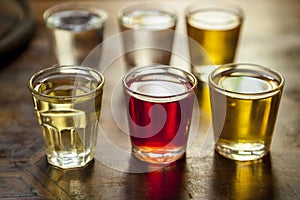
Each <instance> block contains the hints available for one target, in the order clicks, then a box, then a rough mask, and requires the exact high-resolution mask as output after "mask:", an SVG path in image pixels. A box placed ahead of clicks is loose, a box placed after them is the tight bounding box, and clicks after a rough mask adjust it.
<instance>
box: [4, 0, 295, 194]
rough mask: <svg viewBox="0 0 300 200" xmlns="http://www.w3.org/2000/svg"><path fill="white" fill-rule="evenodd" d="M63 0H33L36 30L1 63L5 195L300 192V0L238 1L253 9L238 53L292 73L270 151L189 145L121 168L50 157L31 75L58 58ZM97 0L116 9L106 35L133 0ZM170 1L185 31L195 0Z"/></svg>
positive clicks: (107, 120)
mask: <svg viewBox="0 0 300 200" xmlns="http://www.w3.org/2000/svg"><path fill="white" fill-rule="evenodd" d="M60 2H61V1H55V0H53V1H46V0H33V1H32V5H33V8H34V10H35V12H36V16H37V17H36V18H37V26H36V32H35V35H34V37H33V38H32V40H31V42H30V44H29V45H28V47H27V48H26V49H25V50H24V51H23V52H22V53H21V54H20V55H19V56H17V57H16V58H15V59H14V60H12V61H11V62H10V63H8V64H5V65H4V66H3V64H1V68H0V88H1V91H0V96H1V98H0V198H1V199H300V170H299V168H300V123H299V122H300V110H299V108H300V87H299V77H300V26H299V25H300V2H299V1H298V0H285V1H279V0H276V1H274V0H273V1H272V0H264V1H260V0H252V1H247V0H241V1H238V2H237V3H239V4H240V5H241V6H242V7H243V9H244V10H245V14H246V19H245V24H244V26H243V29H242V34H241V40H240V43H239V48H238V56H237V61H239V62H251V63H256V64H262V65H265V66H269V67H272V68H275V69H277V70H278V71H280V72H281V73H282V74H283V75H284V77H285V79H286V85H285V88H284V94H283V97H282V102H281V107H280V112H279V116H278V120H277V126H276V129H275V133H274V139H273V143H272V148H271V153H270V155H269V156H267V157H265V158H264V159H261V160H259V161H257V162H250V163H249V162H234V161H231V160H228V159H225V158H223V157H221V156H219V155H218V154H216V153H215V152H213V151H212V152H210V153H209V154H208V155H207V156H205V157H201V156H197V154H195V153H193V151H188V152H187V154H186V156H185V158H183V159H181V160H179V161H178V162H176V163H174V164H172V165H170V166H168V167H166V168H163V169H161V170H159V171H153V172H149V173H127V172H122V171H120V170H116V169H113V168H112V167H110V166H108V165H106V164H105V163H103V162H102V161H101V160H100V161H99V160H98V159H95V161H94V162H92V163H91V164H90V165H88V166H87V167H85V168H82V169H77V170H61V169H57V168H54V167H52V166H50V165H48V164H47V161H46V158H45V152H44V149H43V141H42V134H41V129H40V127H39V126H38V124H37V120H36V117H35V114H34V111H33V105H32V100H31V97H30V94H29V91H28V89H27V86H26V82H27V80H28V78H29V76H30V75H31V74H33V73H34V72H36V71H37V70H39V69H42V68H45V67H47V66H51V65H52V64H53V63H54V62H55V61H54V58H53V56H51V53H50V50H49V46H48V43H47V37H46V34H45V27H44V24H43V21H42V18H41V15H42V12H43V11H44V10H45V9H46V8H47V7H49V6H50V5H53V4H57V3H60ZM95 2H96V3H97V4H98V5H99V6H100V7H102V8H103V9H104V10H107V11H108V12H109V14H110V18H109V21H108V23H107V24H106V29H105V31H106V32H105V37H106V38H109V37H110V36H113V35H115V34H117V33H118V31H119V30H118V26H117V21H116V17H115V15H116V12H117V10H119V9H120V8H121V7H122V6H124V5H126V4H127V3H128V1H124V0H123V1H122V0H116V1H109V0H107V1H95ZM168 2H169V3H170V4H172V5H173V6H176V7H177V8H178V10H180V13H179V16H180V20H179V25H178V30H179V31H181V32H182V33H184V32H185V30H184V29H185V26H184V18H183V9H184V8H185V7H186V6H187V5H188V4H189V3H190V1H185V2H183V1H179V0H177V1H176V0H174V1H168ZM1 59H2V58H1ZM0 62H1V61H0ZM112 74H113V73H112ZM110 84H111V82H110V81H108V82H107V85H106V87H107V88H106V91H109V90H110V88H111V87H113V85H110ZM108 93H109V92H108ZM106 98H108V97H106ZM108 103H109V102H108V101H104V109H103V112H102V119H101V120H102V121H101V122H102V123H103V124H105V125H103V127H104V129H105V127H106V128H108V129H109V128H110V126H111V123H112V121H113V119H112V118H111V117H110V115H109V114H108V112H109V110H107V109H109V108H110V107H109V105H108ZM105 108H107V109H105ZM110 132H111V134H112V135H114V136H113V137H112V138H116V137H117V134H119V131H118V129H117V128H111V129H110ZM110 153H111V152H107V155H108V157H109V155H110ZM118 159H120V160H119V161H118ZM118 162H120V163H122V162H124V160H122V158H118V157H115V164H117V163H118ZM127 164H128V163H127ZM129 164H130V163H129Z"/></svg>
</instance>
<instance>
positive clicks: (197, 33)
mask: <svg viewBox="0 0 300 200" xmlns="http://www.w3.org/2000/svg"><path fill="white" fill-rule="evenodd" d="M241 24H242V19H241V17H240V16H238V15H237V14H236V13H234V12H232V11H229V10H221V9H218V8H216V9H210V10H208V9H207V10H206V9H205V8H204V9H202V10H201V9H199V10H197V11H194V12H192V13H190V15H189V16H188V17H187V32H188V35H189V37H191V38H192V39H194V40H195V41H197V42H198V43H199V44H200V45H201V46H202V47H203V48H204V49H205V50H206V51H207V53H208V54H209V56H210V57H211V59H212V61H213V62H214V63H215V64H225V63H231V62H233V61H234V57H235V51H236V46H237V43H238V38H239V33H240V28H241ZM193 47H194V46H193V45H191V49H190V52H191V59H192V62H193V63H201V62H202V61H201V60H199V56H198V55H197V54H199V53H200V51H201V50H199V49H197V47H194V48H193Z"/></svg>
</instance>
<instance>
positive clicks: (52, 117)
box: [33, 73, 102, 168]
mask: <svg viewBox="0 0 300 200" xmlns="http://www.w3.org/2000/svg"><path fill="white" fill-rule="evenodd" d="M73 75H74V76H72V75H68V74H61V75H57V74H54V75H53V76H50V77H46V78H43V79H42V80H41V81H38V82H36V83H35V84H34V85H33V90H34V91H36V92H38V93H39V94H40V95H38V96H34V97H33V100H34V105H35V109H36V113H37V117H38V121H39V123H40V125H41V127H42V130H43V139H44V143H45V147H46V154H47V159H48V162H49V163H50V164H52V165H55V166H59V167H61V168H71V167H81V166H84V165H85V164H87V163H88V162H89V161H91V160H92V159H93V158H94V152H95V146H96V138H97V133H98V121H99V117H100V110H101V99H102V89H99V88H98V87H99V82H97V81H96V80H94V78H93V77H92V76H89V75H88V74H82V75H80V74H76V73H75V74H73ZM93 91H96V92H95V93H94V94H93Z"/></svg>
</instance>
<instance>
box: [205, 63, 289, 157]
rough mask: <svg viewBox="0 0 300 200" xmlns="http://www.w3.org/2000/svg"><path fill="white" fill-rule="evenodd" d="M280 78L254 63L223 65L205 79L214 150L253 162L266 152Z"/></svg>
mask: <svg viewBox="0 0 300 200" xmlns="http://www.w3.org/2000/svg"><path fill="white" fill-rule="evenodd" d="M283 86H284V78H283V77H282V75H281V74H280V73H278V72H276V71H275V70H273V69H270V68H266V67H263V66H260V65H255V64H246V63H245V64H244V63H241V64H238V63H237V64H225V65H222V66H220V67H218V68H217V69H215V70H214V71H213V72H212V73H211V74H210V76H209V88H210V95H211V109H212V123H213V131H214V135H215V139H216V145H215V149H216V151H217V152H218V153H219V154H221V155H223V156H224V157H227V158H230V159H233V160H239V161H248V160H256V159H259V158H261V157H263V156H264V155H266V154H267V153H268V152H269V151H270V146H271V142H272V136H273V130H274V127H275V124H276V118H277V113H278V108H279V104H280V99H281V94H282V91H283Z"/></svg>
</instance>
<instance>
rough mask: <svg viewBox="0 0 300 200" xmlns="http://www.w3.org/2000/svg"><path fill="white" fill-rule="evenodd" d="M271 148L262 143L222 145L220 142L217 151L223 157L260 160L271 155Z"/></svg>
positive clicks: (239, 159)
mask: <svg viewBox="0 0 300 200" xmlns="http://www.w3.org/2000/svg"><path fill="white" fill-rule="evenodd" d="M269 149H270V148H269V147H266V146H265V145H264V144H261V143H221V142H218V143H217V144H216V146H215V150H216V151H217V152H218V153H219V154H220V155H222V156H224V157H226V158H229V159H232V160H237V161H251V160H258V159H260V158H262V157H263V156H265V155H267V154H268V153H269Z"/></svg>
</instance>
